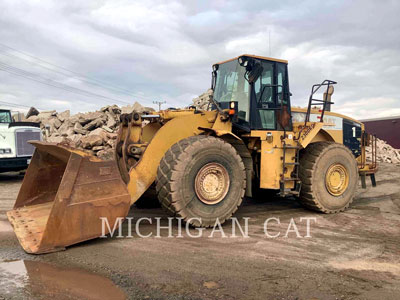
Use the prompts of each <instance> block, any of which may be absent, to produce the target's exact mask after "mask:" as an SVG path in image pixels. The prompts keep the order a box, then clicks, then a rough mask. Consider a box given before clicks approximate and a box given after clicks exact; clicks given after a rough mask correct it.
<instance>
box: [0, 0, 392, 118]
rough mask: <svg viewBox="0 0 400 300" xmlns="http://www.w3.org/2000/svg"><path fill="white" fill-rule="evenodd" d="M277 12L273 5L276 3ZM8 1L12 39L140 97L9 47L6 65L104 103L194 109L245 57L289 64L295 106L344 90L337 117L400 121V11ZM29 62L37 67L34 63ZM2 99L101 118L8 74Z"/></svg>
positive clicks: (1, 11)
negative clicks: (315, 90)
mask: <svg viewBox="0 0 400 300" xmlns="http://www.w3.org/2000/svg"><path fill="white" fill-rule="evenodd" d="M268 2H270V3H268ZM268 2H266V1H252V2H251V4H249V2H247V3H244V2H242V1H221V0H218V1H201V3H196V2H189V1H186V2H174V1H170V2H165V1H157V0H153V1H150V0H148V1H127V0H125V1H124V0H114V1H111V0H108V1H107V0H104V1H68V2H64V3H61V2H60V1H50V0H47V1H40V2H36V3H34V4H33V3H31V2H28V1H15V0H14V1H11V0H8V1H2V2H1V3H0V41H1V43H4V44H6V45H9V46H11V47H13V48H15V49H18V50H21V51H24V52H26V53H28V54H30V55H34V56H37V57H40V58H43V59H45V60H46V61H50V62H52V63H54V64H56V65H61V66H65V67H66V68H68V69H70V70H74V71H76V72H79V73H81V74H84V75H85V76H89V77H91V78H96V79H97V80H101V81H104V82H107V83H109V85H113V86H119V87H122V88H123V89H124V90H129V91H132V94H131V95H127V94H126V93H119V92H116V91H115V90H112V89H108V88H100V87H98V86H94V85H88V84H87V83H86V82H84V81H82V80H79V79H77V78H66V77H65V76H62V75H61V74H56V73H54V72H49V71H48V70H45V69H43V68H40V67H38V66H35V65H32V64H27V63H24V62H22V61H21V60H20V59H17V58H13V57H10V56H5V55H4V54H12V55H16V53H15V52H13V51H10V50H9V49H6V48H2V47H1V46H0V62H3V63H4V62H5V63H7V64H10V65H13V66H16V67H19V68H24V69H25V70H29V71H30V72H35V73H38V74H41V75H42V76H46V77H51V78H52V79H54V80H57V81H59V82H63V83H66V84H70V85H73V86H74V87H77V88H80V89H85V90H90V91H91V92H93V93H97V94H102V95H104V96H107V97H110V98H114V99H118V100H122V101H125V102H133V101H135V100H137V101H139V102H141V103H144V104H146V105H151V102H152V100H157V99H164V100H167V101H168V106H182V105H186V104H188V103H189V102H190V101H191V99H192V98H193V97H194V96H196V95H198V94H199V93H201V92H203V91H204V90H205V89H207V88H208V87H209V85H210V71H211V65H212V64H213V63H214V62H217V61H219V60H223V59H226V58H229V57H233V56H237V55H239V54H242V53H253V54H259V55H266V56H268V55H269V34H270V35H271V50H272V51H271V52H272V56H274V57H278V58H283V59H288V60H289V71H290V85H291V90H292V93H293V98H292V101H293V104H294V105H304V104H305V103H306V100H307V97H308V93H309V90H310V88H311V85H312V84H313V83H316V82H320V81H322V80H323V79H325V78H329V79H333V80H336V81H338V82H339V84H338V86H337V88H336V91H335V95H334V99H335V102H336V104H335V108H334V109H335V110H336V111H339V112H342V113H346V114H349V115H351V116H353V117H357V118H367V117H371V116H372V115H373V116H386V115H392V114H400V104H399V100H400V99H399V96H398V95H399V92H400V87H399V85H398V82H397V81H398V79H399V72H400V55H399V54H400V53H399V51H400V39H399V38H398V30H399V27H400V26H399V25H400V21H399V19H398V17H397V15H398V13H399V11H400V5H399V3H398V2H397V1H379V2H377V1H324V2H323V3H322V2H320V1H316V0H312V1H311V0H309V1H301V2H300V1H289V0H288V1H279V2H277V1H268ZM25 58H26V57H25ZM0 82H1V83H0V100H2V101H8V102H14V103H18V104H20V105H27V106H30V105H35V106H37V107H41V108H44V109H52V108H55V109H58V110H63V109H72V110H73V111H74V112H77V111H84V110H93V109H96V108H98V107H99V106H102V105H105V104H107V103H113V101H112V100H109V101H108V100H105V99H100V98H96V97H85V96H82V95H76V94H73V93H70V92H67V91H63V90H58V89H55V88H52V87H48V86H45V85H40V84H38V83H35V82H30V81H28V80H26V79H23V78H19V77H13V76H11V75H10V74H7V73H5V72H0Z"/></svg>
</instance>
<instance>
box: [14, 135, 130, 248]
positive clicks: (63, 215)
mask: <svg viewBox="0 0 400 300" xmlns="http://www.w3.org/2000/svg"><path fill="white" fill-rule="evenodd" d="M32 144H33V145H34V146H35V147H36V150H35V153H34V155H33V157H32V161H31V163H30V165H29V167H28V170H27V172H26V175H25V177H24V180H23V183H22V186H21V189H20V191H19V194H18V197H17V200H16V203H15V205H14V209H13V210H11V211H9V212H7V216H8V219H9V221H10V223H11V224H12V226H13V228H14V232H15V234H16V235H17V238H18V240H19V242H20V244H21V246H22V247H23V248H24V250H25V251H26V252H28V253H34V254H40V253H48V252H53V251H57V250H62V249H64V248H65V247H66V246H69V245H72V244H76V243H79V242H82V241H86V240H89V239H93V238H97V237H99V236H101V235H103V234H104V233H105V234H107V233H109V232H108V226H103V224H102V223H103V221H102V218H106V219H107V221H108V222H109V224H110V226H111V227H113V225H114V223H115V221H116V220H117V218H124V217H126V216H127V214H128V212H129V208H130V196H129V193H128V191H127V188H126V185H125V183H124V182H123V181H122V179H121V175H120V173H119V170H118V167H117V165H116V163H115V161H101V160H99V159H98V158H96V157H93V156H90V155H88V154H86V153H85V152H83V151H79V150H75V149H71V148H69V147H67V146H63V145H59V144H53V143H43V142H32ZM103 227H105V232H103Z"/></svg>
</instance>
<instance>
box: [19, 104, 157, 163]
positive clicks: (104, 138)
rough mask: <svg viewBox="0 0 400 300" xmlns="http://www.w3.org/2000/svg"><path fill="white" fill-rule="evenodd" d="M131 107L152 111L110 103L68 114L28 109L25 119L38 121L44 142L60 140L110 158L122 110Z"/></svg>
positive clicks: (133, 107) (134, 107)
mask: <svg viewBox="0 0 400 300" xmlns="http://www.w3.org/2000/svg"><path fill="white" fill-rule="evenodd" d="M133 110H135V111H139V112H144V111H153V109H152V108H148V107H143V106H142V105H140V104H139V103H137V102H135V104H133V105H128V106H124V107H121V108H120V107H118V106H117V105H111V106H106V107H103V108H101V109H100V110H99V111H95V112H88V113H78V114H75V115H71V114H70V111H69V110H67V111H64V112H61V113H58V112H56V111H55V110H53V111H43V112H40V113H39V112H38V111H36V110H31V112H30V113H29V112H28V114H27V119H26V120H27V121H30V122H39V123H40V127H41V129H42V132H43V137H44V139H45V140H46V141H47V142H53V143H63V144H67V145H69V146H71V147H74V148H78V149H83V150H85V151H88V152H89V153H90V154H92V155H96V156H98V157H99V158H101V159H104V160H109V159H113V155H114V150H113V149H114V148H115V141H116V139H117V131H118V126H119V122H120V115H121V114H122V113H131V112H132V111H133Z"/></svg>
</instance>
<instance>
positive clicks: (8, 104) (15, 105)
mask: <svg viewBox="0 0 400 300" xmlns="http://www.w3.org/2000/svg"><path fill="white" fill-rule="evenodd" d="M1 104H5V105H7V106H14V107H21V108H23V107H26V108H31V107H30V106H28V105H23V104H16V103H11V102H6V101H0V105H1ZM39 109H40V110H44V109H42V108H39Z"/></svg>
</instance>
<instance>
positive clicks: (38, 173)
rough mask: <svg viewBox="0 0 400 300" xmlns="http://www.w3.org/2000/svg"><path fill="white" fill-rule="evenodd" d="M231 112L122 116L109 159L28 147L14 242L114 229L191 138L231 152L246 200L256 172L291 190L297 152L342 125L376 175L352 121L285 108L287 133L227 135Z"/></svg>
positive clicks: (38, 247)
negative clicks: (170, 155)
mask: <svg viewBox="0 0 400 300" xmlns="http://www.w3.org/2000/svg"><path fill="white" fill-rule="evenodd" d="M248 57H250V59H254V58H260V57H256V56H248ZM260 59H268V58H260ZM229 61H232V60H229ZM229 61H228V62H229ZM272 61H273V63H275V64H276V63H283V64H285V63H287V62H286V61H283V60H272ZM250 75H251V74H250ZM243 80H244V79H243ZM332 92H333V91H332ZM332 92H330V94H329V99H330V95H331V94H332ZM326 101H327V100H326ZM234 106H235V103H233V102H232V107H234ZM232 107H231V108H229V109H220V108H219V109H214V110H211V111H203V110H196V109H194V108H191V109H173V110H164V111H160V112H153V113H147V114H140V113H138V112H135V111H134V112H132V113H131V114H125V115H121V124H120V128H119V133H118V138H117V143H116V149H115V160H114V161H100V160H99V159H97V158H95V157H92V156H89V155H87V154H86V153H85V152H84V151H80V150H77V149H71V148H69V147H67V146H64V145H61V144H58V145H56V144H52V143H44V142H33V143H32V144H33V145H34V146H35V147H36V150H35V153H34V156H33V158H32V161H31V164H30V166H29V168H28V170H27V172H26V175H25V178H24V181H23V184H22V187H21V190H20V192H19V195H18V198H17V200H16V203H15V206H14V208H13V210H12V211H10V212H8V218H9V220H10V222H11V224H12V225H13V227H14V231H15V233H16V235H17V237H18V239H19V242H20V244H21V245H22V247H23V248H24V250H25V251H26V252H28V253H35V254H38V253H47V252H52V251H57V250H60V249H64V248H65V247H66V246H69V245H72V244H75V243H79V242H82V241H85V240H89V239H92V238H96V237H99V236H101V235H103V234H106V233H108V231H106V232H104V226H103V224H102V219H104V218H106V219H107V220H108V222H109V224H112V225H113V224H114V222H115V220H117V218H121V217H122V218H124V217H126V216H127V214H128V212H129V209H130V206H131V205H132V204H134V203H135V202H136V201H137V200H138V199H139V198H140V197H141V196H142V195H143V193H144V192H145V191H146V190H148V189H149V188H150V187H151V185H152V184H153V183H154V182H155V180H156V177H157V169H158V167H159V165H160V161H161V160H162V158H163V157H164V156H165V154H166V152H167V151H168V150H169V149H170V148H171V147H172V146H173V145H174V144H176V143H178V142H179V141H182V140H184V139H187V138H190V137H194V136H200V135H205V136H214V137H216V138H218V139H222V140H223V141H225V142H227V143H229V144H230V145H232V146H233V147H234V149H235V150H236V152H237V154H238V155H239V156H240V158H241V160H242V161H243V165H244V167H245V174H246V176H245V177H246V178H245V181H246V190H245V193H246V195H247V196H252V186H253V185H252V182H253V180H254V177H256V175H257V174H258V177H259V182H258V185H259V186H258V187H259V188H263V189H273V190H279V189H281V190H283V191H287V190H291V189H294V188H295V186H296V180H291V176H292V175H291V174H292V173H293V171H294V170H295V168H296V165H298V163H297V162H298V159H297V158H298V152H299V151H301V149H307V147H308V146H309V145H310V144H314V143H317V142H324V141H329V142H335V143H338V144H343V142H344V137H343V130H342V128H341V125H340V124H342V123H341V122H343V120H344V119H346V120H349V121H351V122H355V123H356V124H358V125H359V127H360V128H361V130H362V138H361V140H360V143H361V153H360V155H359V156H358V157H357V158H356V159H357V162H358V166H359V171H360V173H361V174H371V173H373V172H375V171H376V162H373V163H372V164H369V163H367V162H366V154H365V147H366V146H367V145H368V143H369V141H367V139H368V138H367V135H366V134H364V126H363V125H362V124H361V123H360V122H358V121H356V120H352V119H351V118H348V117H345V116H343V115H339V114H335V113H332V112H329V111H326V112H325V117H324V121H323V122H321V121H320V120H318V115H320V113H321V111H319V110H314V109H309V110H307V109H299V108H292V109H291V112H290V113H291V116H290V117H291V122H292V123H291V129H290V130H269V129H265V130H260V129H257V130H249V131H248V132H238V131H234V130H233V124H234V118H235V116H234V115H233V114H231V112H232ZM281 108H282V110H281V111H278V112H277V115H278V116H280V117H282V116H283V115H284V114H285V113H286V114H287V113H288V112H287V111H285V109H286V108H284V105H282V106H281ZM233 113H235V111H233ZM144 124H145V125H144ZM282 124H283V123H282ZM358 125H357V126H358ZM282 126H283V125H282ZM283 127H284V126H283ZM296 157H297V158H296ZM297 181H298V180H297ZM232 184H234V183H232ZM106 229H107V228H106Z"/></svg>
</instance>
